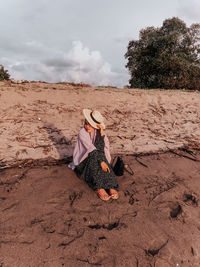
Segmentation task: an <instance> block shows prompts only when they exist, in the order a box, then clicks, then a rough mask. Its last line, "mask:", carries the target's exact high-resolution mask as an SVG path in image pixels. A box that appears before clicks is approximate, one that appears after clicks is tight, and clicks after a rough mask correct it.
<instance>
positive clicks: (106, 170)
mask: <svg viewBox="0 0 200 267" xmlns="http://www.w3.org/2000/svg"><path fill="white" fill-rule="evenodd" d="M101 168H102V170H103V171H104V172H110V168H109V167H108V165H107V164H106V163H105V162H104V161H102V162H101Z"/></svg>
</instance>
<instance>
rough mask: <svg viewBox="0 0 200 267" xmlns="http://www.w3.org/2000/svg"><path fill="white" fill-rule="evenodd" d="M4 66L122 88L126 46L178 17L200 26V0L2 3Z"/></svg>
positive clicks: (23, 74) (19, 73) (14, 72)
mask: <svg viewBox="0 0 200 267" xmlns="http://www.w3.org/2000/svg"><path fill="white" fill-rule="evenodd" d="M0 4H1V5H0V64H3V65H4V66H5V68H6V69H8V71H9V73H10V74H11V77H12V78H15V79H26V80H40V81H48V82H58V81H70V82H84V83H89V84H92V85H114V86H118V87H123V86H124V85H127V84H128V80H129V78H130V76H129V74H128V71H127V69H126V68H125V64H126V60H125V59H124V54H125V53H126V49H127V45H128V42H129V41H130V40H133V39H138V35H139V31H140V30H141V29H143V28H145V27H147V26H155V27H158V26H159V27H160V26H161V25H162V22H163V20H165V19H166V18H172V17H174V16H177V17H179V18H181V19H183V20H184V21H185V22H186V23H187V25H188V26H190V25H191V24H192V23H200V1H199V0H168V1H166V0H34V1H32V0H0Z"/></svg>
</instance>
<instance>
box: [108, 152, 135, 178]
mask: <svg viewBox="0 0 200 267" xmlns="http://www.w3.org/2000/svg"><path fill="white" fill-rule="evenodd" d="M115 159H116V157H115V158H114V160H113V164H114V161H115ZM112 168H113V171H114V174H115V175H116V176H122V175H123V174H124V171H127V172H128V173H129V174H130V175H134V172H133V170H132V169H131V167H130V166H129V165H128V164H125V163H124V161H123V159H122V158H121V157H119V156H118V157H117V160H116V162H115V164H114V166H113V167H112ZM128 168H129V170H128Z"/></svg>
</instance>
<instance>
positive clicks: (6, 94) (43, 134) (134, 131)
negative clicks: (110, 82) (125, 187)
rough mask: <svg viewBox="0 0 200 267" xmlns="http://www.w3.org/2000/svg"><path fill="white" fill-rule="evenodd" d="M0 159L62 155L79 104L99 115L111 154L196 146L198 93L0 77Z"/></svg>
mask: <svg viewBox="0 0 200 267" xmlns="http://www.w3.org/2000/svg"><path fill="white" fill-rule="evenodd" d="M0 101H1V106H0V114H1V118H0V124H1V130H0V134H1V139H0V159H1V161H3V162H4V163H5V164H8V165H13V164H15V163H16V162H18V161H20V160H27V159H34V160H36V159H39V160H40V159H46V158H52V159H56V160H57V159H63V158H65V159H67V158H69V157H70V156H71V155H72V152H73V148H74V144H75V142H76V138H77V133H78V131H79V129H80V128H81V127H82V124H83V115H82V109H83V108H91V109H97V110H99V111H101V113H102V114H103V116H104V117H105V123H106V126H107V127H106V133H107V135H108V136H109V140H110V143H111V153H112V154H135V153H138V154H139V153H153V152H158V151H168V150H170V149H176V148H180V147H185V146H188V145H192V146H193V147H195V148H199V140H200V127H199V126H200V93H199V92H197V91H196V92H188V91H184V90H167V91H164V90H138V89H119V88H109V87H108V88H101V87H91V86H89V85H84V84H77V85H76V84H70V83H69V84H68V83H59V84H49V83H42V82H29V83H28V82H27V83H21V84H16V83H13V82H0Z"/></svg>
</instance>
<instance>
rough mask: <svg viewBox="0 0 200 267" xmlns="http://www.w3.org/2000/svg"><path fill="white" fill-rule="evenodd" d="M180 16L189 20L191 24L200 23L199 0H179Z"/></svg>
mask: <svg viewBox="0 0 200 267" xmlns="http://www.w3.org/2000/svg"><path fill="white" fill-rule="evenodd" d="M177 11H178V16H180V17H183V19H188V20H189V22H190V23H199V21H200V2H199V0H190V1H187V0H179V7H178V9H177Z"/></svg>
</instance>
